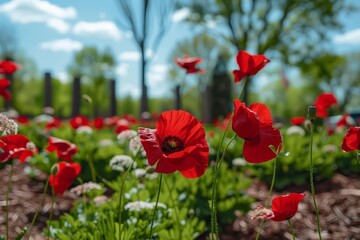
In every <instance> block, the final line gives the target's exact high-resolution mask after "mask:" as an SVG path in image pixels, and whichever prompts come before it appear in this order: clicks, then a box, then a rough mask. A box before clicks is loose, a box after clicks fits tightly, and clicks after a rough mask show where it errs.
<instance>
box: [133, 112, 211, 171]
mask: <svg viewBox="0 0 360 240" xmlns="http://www.w3.org/2000/svg"><path fill="white" fill-rule="evenodd" d="M138 132H139V135H140V140H141V143H142V145H143V147H144V149H145V152H146V156H147V158H148V162H149V164H150V165H151V166H153V165H155V164H156V163H157V165H156V168H155V171H156V172H158V173H167V174H168V173H173V172H175V171H179V172H180V173H181V174H182V175H183V176H184V177H186V178H197V177H200V176H202V175H203V174H204V173H205V170H206V168H207V166H208V157H209V147H208V145H207V142H206V140H205V131H204V128H203V126H202V125H201V124H200V122H199V121H198V120H197V119H196V118H195V117H193V116H192V115H191V114H190V113H188V112H185V111H182V110H171V111H167V112H163V113H162V114H161V115H160V117H159V119H158V121H157V123H156V129H149V128H139V130H138Z"/></svg>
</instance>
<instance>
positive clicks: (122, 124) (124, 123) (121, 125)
mask: <svg viewBox="0 0 360 240" xmlns="http://www.w3.org/2000/svg"><path fill="white" fill-rule="evenodd" d="M129 129H130V123H129V121H128V120H126V119H124V118H122V119H119V120H118V121H117V122H116V124H115V132H116V134H119V133H121V132H122V131H125V130H129Z"/></svg>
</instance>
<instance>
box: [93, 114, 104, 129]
mask: <svg viewBox="0 0 360 240" xmlns="http://www.w3.org/2000/svg"><path fill="white" fill-rule="evenodd" d="M103 127H104V118H102V117H97V118H95V119H94V128H96V129H102V128H103Z"/></svg>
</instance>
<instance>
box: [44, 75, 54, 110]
mask: <svg viewBox="0 0 360 240" xmlns="http://www.w3.org/2000/svg"><path fill="white" fill-rule="evenodd" d="M44 94H45V99H44V107H51V108H52V79H51V73H49V72H46V73H45V75H44Z"/></svg>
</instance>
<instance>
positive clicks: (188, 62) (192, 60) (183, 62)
mask: <svg viewBox="0 0 360 240" xmlns="http://www.w3.org/2000/svg"><path fill="white" fill-rule="evenodd" d="M175 62H176V63H177V64H178V65H179V66H180V67H182V68H184V69H185V70H186V73H187V74H191V73H198V72H199V73H205V70H204V69H200V68H197V67H196V64H198V63H201V62H202V59H201V58H199V57H189V56H184V58H178V57H176V58H175Z"/></svg>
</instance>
